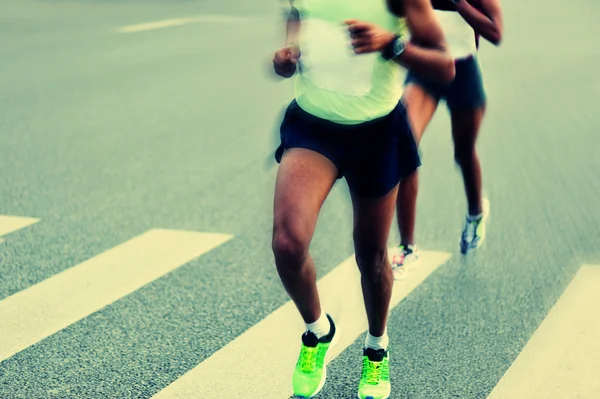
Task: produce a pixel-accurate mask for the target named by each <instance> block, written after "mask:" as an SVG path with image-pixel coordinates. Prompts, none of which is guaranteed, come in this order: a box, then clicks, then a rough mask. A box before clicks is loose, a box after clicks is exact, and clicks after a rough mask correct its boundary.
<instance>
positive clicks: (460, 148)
mask: <svg viewBox="0 0 600 399" xmlns="http://www.w3.org/2000/svg"><path fill="white" fill-rule="evenodd" d="M475 156H476V152H475V147H474V146H472V145H469V144H464V145H461V144H460V143H457V145H455V146H454V161H455V162H456V163H457V164H458V165H459V166H461V167H462V166H468V165H470V164H472V163H473V160H474V159H475Z"/></svg>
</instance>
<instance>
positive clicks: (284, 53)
mask: <svg viewBox="0 0 600 399" xmlns="http://www.w3.org/2000/svg"><path fill="white" fill-rule="evenodd" d="M299 57H300V49H299V48H298V46H295V45H291V46H286V47H283V48H281V49H279V50H277V51H276V52H275V55H274V56H273V69H275V73H276V74H277V75H279V76H281V77H282V78H291V77H292V76H293V75H294V72H296V64H297V63H298V58H299Z"/></svg>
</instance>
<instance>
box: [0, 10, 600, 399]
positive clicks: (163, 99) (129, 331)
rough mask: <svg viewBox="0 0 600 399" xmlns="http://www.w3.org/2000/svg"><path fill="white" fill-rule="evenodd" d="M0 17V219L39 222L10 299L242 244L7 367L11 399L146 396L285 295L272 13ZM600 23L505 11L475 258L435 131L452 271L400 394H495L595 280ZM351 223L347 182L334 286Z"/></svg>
mask: <svg viewBox="0 0 600 399" xmlns="http://www.w3.org/2000/svg"><path fill="white" fill-rule="evenodd" d="M0 9H1V10H2V11H1V12H0V54H1V56H0V214H4V215H20V216H31V217H36V218H39V219H40V222H38V223H36V224H35V225H33V226H30V227H28V228H24V229H21V230H19V231H16V232H14V233H12V234H10V235H8V236H6V237H5V242H3V243H1V244H0V300H1V299H5V298H8V297H10V296H11V295H14V294H15V293H18V292H19V291H22V290H25V289H27V288H28V287H31V286H33V285H34V284H36V283H39V282H42V281H44V280H46V279H48V278H50V277H52V276H54V275H56V274H58V273H60V272H61V271H64V270H67V269H69V268H70V267H72V266H74V265H76V264H79V263H81V262H83V261H85V260H86V259H89V258H92V257H94V256H96V255H98V254H99V253H101V252H103V251H105V250H107V249H110V248H112V247H114V246H116V245H119V244H121V243H123V242H124V241H127V240H129V239H130V238H132V237H134V236H137V235H139V234H142V233H143V232H145V231H147V230H148V229H151V228H169V229H179V230H192V231H204V232H216V233H226V234H232V235H233V236H234V238H233V239H232V240H230V241H228V242H227V243H225V244H223V245H221V246H219V247H218V248H216V249H214V250H213V251H211V252H209V253H207V254H206V255H204V256H202V257H200V258H198V259H196V260H194V261H191V262H189V263H187V264H185V265H184V266H182V267H180V268H178V269H176V270H175V271H173V272H172V273H169V274H168V275H166V276H164V277H162V278H159V279H157V280H155V281H153V282H152V283H150V284H148V285H146V286H144V287H143V288H141V289H139V290H136V291H135V292H134V293H132V294H131V295H128V296H126V297H125V298H122V299H120V300H119V301H117V302H115V303H113V304H111V305H109V306H108V307H106V308H104V309H102V310H100V311H99V312H96V313H93V314H92V315H90V316H88V317H86V318H84V319H83V320H81V321H79V322H77V323H75V324H72V325H70V326H68V327H66V328H65V329H64V330H61V331H60V332H58V333H56V334H53V335H51V336H50V337H48V338H46V339H44V340H42V341H40V342H39V343H37V344H35V345H34V346H31V347H29V348H27V349H25V350H23V351H21V352H19V353H17V354H16V355H14V356H12V357H10V358H9V359H7V360H5V361H4V362H2V363H0V398H3V399H17V398H26V399H32V398H150V397H152V396H153V395H154V394H156V393H157V392H158V391H160V390H161V389H163V388H164V387H166V386H167V385H169V384H170V383H171V382H173V381H174V380H176V379H177V378H178V377H180V376H181V375H183V374H184V373H185V372H186V371H188V370H190V369H192V368H193V367H195V366H196V365H198V364H199V363H201V362H202V361H203V360H205V359H206V358H208V357H209V356H210V355H212V354H213V353H215V352H216V351H217V350H219V349H220V348H221V347H223V346H224V345H226V344H227V343H229V342H231V341H232V340H233V339H235V338H236V337H237V336H239V335H240V334H242V333H243V332H245V331H246V330H247V329H249V328H250V327H251V326H253V325H255V324H257V323H258V322H259V321H261V320H262V319H263V318H264V317H266V316H267V315H269V314H270V313H271V312H273V311H274V310H275V309H277V308H278V307H279V306H281V305H282V304H283V303H285V302H286V301H287V300H288V297H287V296H286V294H285V292H284V290H283V288H282V287H281V284H280V282H279V279H278V277H277V274H276V272H275V269H274V266H273V260H272V254H271V250H270V228H271V220H272V219H271V217H272V216H271V209H272V195H273V186H274V176H275V173H276V168H275V165H274V164H273V163H269V162H267V161H266V160H267V159H268V158H269V157H270V154H271V153H272V150H273V149H274V148H273V145H274V141H273V129H274V128H275V127H276V124H277V122H278V120H277V119H278V118H279V114H280V111H281V109H282V107H283V106H284V105H285V104H286V102H288V101H289V100H290V99H291V95H292V90H291V85H290V83H289V82H280V81H277V80H275V79H273V78H271V77H270V75H269V70H268V65H269V60H270V56H271V53H272V51H273V50H274V49H275V48H277V46H278V45H280V44H281V42H282V32H283V25H282V22H281V20H280V19H278V17H279V15H278V11H279V10H278V7H277V4H276V2H272V1H267V0H256V1H252V2H249V1H241V0H229V1H227V2H225V1H217V0H204V1H200V0H199V1H169V2H159V1H141V0H138V1H134V0H126V1H119V2H116V1H92V0H82V1H68V0H64V1H31V0H23V1H19V2H16V1H9V0H1V1H0ZM598 15H600V5H599V4H597V2H595V1H590V0H572V1H570V2H568V4H567V3H565V2H564V1H558V0H549V1H546V2H544V7H543V9H542V8H541V7H540V5H539V4H536V3H534V2H506V4H505V19H506V34H505V40H504V42H503V44H502V46H501V47H500V48H493V47H492V46H490V45H487V44H484V45H483V48H482V51H481V62H482V65H483V72H484V77H485V81H486V88H487V91H488V97H489V107H488V112H487V118H486V120H485V123H484V126H483V131H482V136H481V140H480V145H479V149H480V154H481V158H482V162H483V167H484V181H485V190H486V192H487V193H488V196H489V198H490V201H491V210H492V215H491V221H490V225H489V236H488V240H487V242H486V245H485V246H484V247H483V248H482V249H481V251H479V252H478V253H477V254H476V255H475V256H473V257H469V258H468V259H464V258H462V257H461V256H460V255H459V253H458V245H457V243H458V239H459V235H460V230H461V227H462V220H463V217H464V212H465V209H466V205H465V200H464V195H463V190H462V185H461V180H460V177H459V174H458V171H457V169H456V168H454V167H453V156H452V146H451V138H450V133H449V120H448V117H447V113H446V111H445V109H444V108H443V107H442V108H440V110H439V112H438V114H437V115H436V117H435V119H434V121H433V123H432V125H431V126H430V129H429V130H428V131H427V132H426V135H425V138H424V140H423V143H422V149H421V151H422V156H423V164H424V165H423V167H422V171H421V191H420V195H419V207H418V228H417V234H418V243H419V245H420V247H421V248H422V249H427V250H432V251H447V252H451V253H452V254H453V256H452V258H451V259H450V260H449V262H448V263H447V264H446V265H444V266H443V267H440V268H439V270H437V271H436V272H435V273H434V274H433V275H431V276H430V277H429V278H428V279H427V280H426V281H425V282H424V283H423V284H421V285H420V286H419V287H418V288H417V289H416V290H415V291H414V292H413V293H412V294H411V295H409V296H408V297H407V298H406V300H405V301H403V302H402V303H401V304H400V305H398V306H397V307H396V308H395V309H394V310H393V311H392V312H391V315H390V327H389V330H390V334H391V347H392V348H394V358H393V363H392V379H393V383H394V394H395V395H397V396H393V397H403V398H432V399H433V398H436V399H437V398H486V397H487V395H488V394H489V393H490V392H491V391H492V389H493V388H494V386H495V385H496V384H497V383H498V381H499V379H500V378H501V377H502V375H503V374H504V372H505V371H506V370H507V369H508V368H509V367H510V366H511V364H512V363H513V361H514V360H515V358H516V357H517V355H518V354H519V352H520V351H521V350H522V348H523V346H524V345H525V344H526V342H527V341H528V339H529V338H530V337H531V335H532V334H533V332H534V331H535V330H536V328H537V327H538V325H539V324H540V322H541V321H542V320H543V319H544V317H545V316H546V315H547V313H548V312H549V310H550V309H551V308H552V306H553V305H554V303H555V302H556V301H557V299H558V298H559V297H560V296H561V294H562V292H563V291H564V289H565V288H566V287H567V285H568V284H569V282H570V281H571V279H572V278H573V276H574V275H575V273H576V272H577V270H578V269H579V268H580V266H581V265H582V264H584V263H590V264H600V246H599V237H600V155H598V154H599V153H600V152H599V149H600V145H599V144H598V132H599V131H600V112H598V101H597V97H598V96H599V95H600V78H599V77H598V75H597V71H598V64H599V63H600V46H598V43H597V37H598V36H599V35H600V26H599V25H598V23H597V20H598ZM198 16H202V17H203V18H204V20H202V21H201V22H198V23H189V24H184V25H181V26H174V27H169V28H164V29H154V30H148V31H140V32H134V33H120V32H119V30H118V29H119V27H122V26H128V25H134V24H140V23H145V22H151V21H158V20H168V19H172V18H190V17H198ZM215 16H221V17H222V16H227V17H239V18H240V19H239V20H234V19H225V18H216V17H215ZM350 215H351V209H350V204H349V202H348V200H347V190H346V187H345V185H344V183H343V182H341V183H339V184H338V185H337V186H336V188H335V189H334V191H333V193H332V195H331V197H330V198H329V199H328V201H327V202H326V204H325V207H324V210H323V212H322V214H321V218H320V221H319V224H318V228H317V233H316V236H315V239H314V242H313V245H312V251H313V256H314V258H315V260H316V262H317V267H318V272H319V275H320V276H321V275H324V274H325V273H327V272H328V271H330V270H331V269H333V268H334V267H335V266H336V265H337V264H338V263H340V262H341V261H343V260H344V259H346V258H347V257H348V256H350V255H351V254H352V252H353V249H352V242H351V220H350ZM395 239H396V235H394V237H392V241H391V243H394V242H393V241H394V240H395ZM1 322H2V321H1V320H0V323H1ZM362 339H363V338H362V337H361V338H360V339H358V340H357V341H356V342H355V343H354V344H353V345H351V346H350V347H348V349H347V350H346V351H344V352H343V353H342V354H341V355H340V357H338V358H337V359H336V360H334V361H333V363H332V364H331V367H330V371H329V375H330V376H334V377H331V378H330V379H329V381H328V383H327V385H326V387H325V389H324V391H323V393H322V396H321V397H323V398H339V397H344V398H345V397H354V395H355V388H356V384H357V382H358V378H359V373H360V359H359V356H360V345H361V343H362ZM265 345H268V343H265ZM257 367H260V365H258V366H257ZM282 372H283V371H282ZM336 393H337V394H336ZM340 395H341V396H340ZM222 397H223V398H226V397H227V395H226V393H224V394H223V396H222ZM565 399H568V398H565Z"/></svg>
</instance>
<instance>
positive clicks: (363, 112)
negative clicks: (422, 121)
mask: <svg viewBox="0 0 600 399" xmlns="http://www.w3.org/2000/svg"><path fill="white" fill-rule="evenodd" d="M294 6H295V7H296V8H298V10H299V12H300V18H301V28H300V29H301V31H300V52H301V55H300V59H299V73H298V74H297V75H296V80H295V83H294V91H295V97H296V102H297V103H298V105H299V106H300V107H301V108H302V109H304V110H305V111H306V112H308V113H310V114H312V115H314V116H316V117H319V118H322V119H326V120H329V121H331V122H335V123H340V124H348V125H352V124H359V123H363V122H366V121H370V120H373V119H377V118H380V117H382V116H385V115H387V114H389V113H390V112H391V111H392V110H393V109H394V108H395V107H396V105H397V104H398V101H399V100H400V97H401V96H402V82H401V75H400V66H399V65H398V64H397V63H396V62H394V61H385V60H384V59H383V58H382V57H381V55H380V53H379V52H376V53H373V54H360V55H357V54H354V52H353V51H352V47H351V44H350V40H351V39H350V34H349V32H348V27H347V26H346V25H345V24H344V20H346V19H358V20H360V21H365V22H371V23H374V24H377V25H379V26H381V27H382V28H384V29H387V30H388V31H390V32H395V33H397V34H399V35H403V34H405V32H406V26H405V23H404V20H403V19H400V18H398V17H396V16H394V15H393V14H392V13H391V12H390V11H389V10H388V8H387V3H386V1H385V0H295V1H294Z"/></svg>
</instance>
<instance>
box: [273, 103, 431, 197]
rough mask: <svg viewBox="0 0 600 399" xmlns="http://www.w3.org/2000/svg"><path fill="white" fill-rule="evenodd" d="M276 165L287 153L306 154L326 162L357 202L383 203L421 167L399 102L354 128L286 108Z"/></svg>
mask: <svg viewBox="0 0 600 399" xmlns="http://www.w3.org/2000/svg"><path fill="white" fill-rule="evenodd" d="M280 138H281V144H280V145H279V148H278V149H277V151H276V152H275V159H276V160H277V162H280V161H281V157H282V156H283V152H284V150H286V149H289V148H306V149H309V150H312V151H315V152H318V153H319V154H322V155H324V156H325V157H327V158H329V159H330V160H331V162H333V164H334V165H335V166H336V167H337V169H338V171H339V176H338V178H341V177H345V178H346V181H347V182H348V186H349V188H350V190H351V191H352V192H353V193H354V194H356V195H358V196H360V197H369V198H375V197H381V196H384V195H385V194H387V193H389V192H390V191H391V190H392V189H393V188H394V187H395V186H396V185H397V184H398V183H399V182H400V180H401V179H403V178H405V177H407V176H408V175H410V174H411V173H413V172H414V171H415V170H416V169H417V168H418V167H419V166H421V161H420V158H419V153H418V150H417V143H416V141H415V139H414V136H413V134H412V131H411V128H410V124H409V122H408V119H407V116H406V110H405V108H404V106H403V105H402V103H401V102H399V103H398V105H397V106H396V108H395V109H394V110H393V111H392V112H390V113H389V114H388V115H387V116H385V117H382V118H379V119H376V120H373V121H369V122H364V123H361V124H358V125H341V124H338V123H333V122H330V121H327V120H324V119H320V118H317V117H315V116H313V115H311V114H309V113H308V112H306V111H304V110H303V109H302V108H300V106H299V105H298V103H296V101H295V100H294V101H292V103H291V104H290V105H289V106H288V108H287V110H286V112H285V115H284V117H283V121H282V123H281V127H280Z"/></svg>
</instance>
